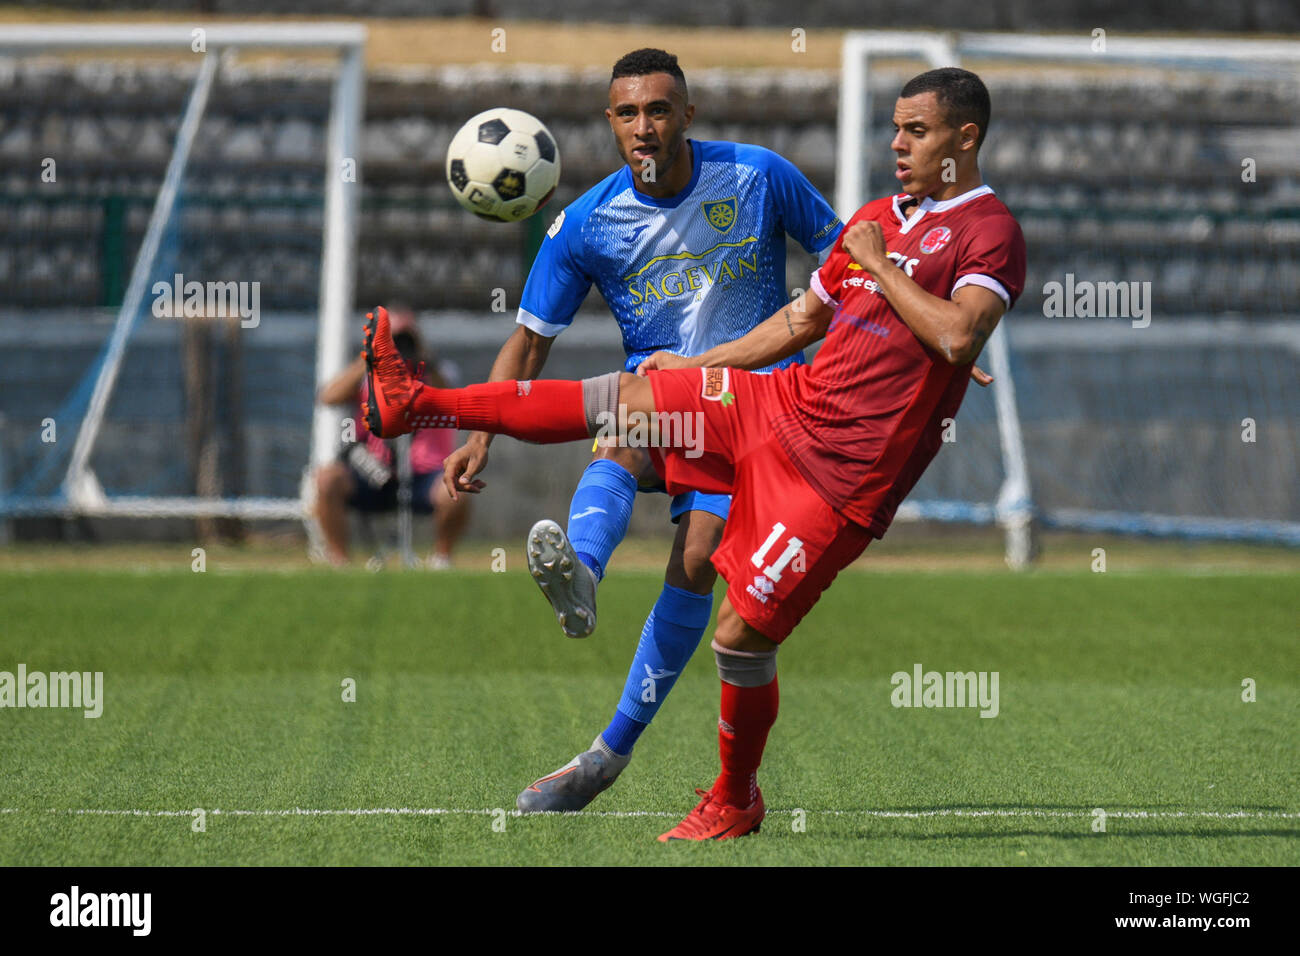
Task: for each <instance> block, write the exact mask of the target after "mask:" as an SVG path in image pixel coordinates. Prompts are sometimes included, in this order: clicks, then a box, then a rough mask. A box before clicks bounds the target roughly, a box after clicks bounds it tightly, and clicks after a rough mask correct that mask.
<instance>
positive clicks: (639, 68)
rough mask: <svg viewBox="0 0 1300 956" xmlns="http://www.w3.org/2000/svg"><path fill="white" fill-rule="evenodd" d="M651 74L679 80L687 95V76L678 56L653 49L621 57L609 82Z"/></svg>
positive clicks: (648, 48) (645, 49)
mask: <svg viewBox="0 0 1300 956" xmlns="http://www.w3.org/2000/svg"><path fill="white" fill-rule="evenodd" d="M651 73H667V74H668V75H669V76H671V77H673V78H674V79H676V80H677V83H678V85H679V86H681V88H682V93H683V94H685V93H686V74H685V73H683V72H682V68H681V67H680V66H678V65H677V57H676V55H674V54H672V53H667V52H665V51H663V50H656V49H654V48H653V47H643V48H642V49H640V50H633V51H632V52H631V53H625V54H624V55H623V56H621V57H619V60H618V62H617V63H615V64H614V69H613V71H612V72H611V73H610V76H609V81H610V82H611V83H613V82H614V81H615V80H617V79H618V78H619V77H621V76H647V75H649V74H651Z"/></svg>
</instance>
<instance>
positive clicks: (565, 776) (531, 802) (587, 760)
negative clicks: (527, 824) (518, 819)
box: [515, 735, 632, 813]
mask: <svg viewBox="0 0 1300 956" xmlns="http://www.w3.org/2000/svg"><path fill="white" fill-rule="evenodd" d="M631 759H632V755H631V754H627V755H626V756H620V755H619V754H616V753H614V751H612V750H610V749H609V747H608V746H607V745H606V743H605V740H604V738H603V737H601V736H599V735H598V736H597V737H596V739H595V740H593V741H592V742H591V749H590V750H584V751H583V752H582V753H580V754H578V756H576V757H574V758H573V759H572V760H570V761H569V762H568V763H566V764H565V765H564V766H563V767H561V768H560V769H559V770H556V771H555V772H554V773H548V774H547V775H546V776H545V777H542V778H541V779H540V780H534V781H533V782H532V783H531V784H529V786H528V788H527V789H525V790H524V792H523V793H521V794H519V796H518V798H517V799H516V800H515V806H516V807H518V808H519V812H520V813H544V812H547V811H550V812H556V813H565V812H572V811H574V810H581V809H582V808H583V807H585V806H586V805H587V804H589V803H591V801H592V800H595V799H596V797H597V796H599V795H600V794H601V793H603V792H604V791H605V790H608V789H609V787H610V785H611V784H613V783H614V781H615V780H617V779H618V775H619V774H620V773H622V772H623V768H624V767H626V766H627V765H628V763H629V762H630V761H631Z"/></svg>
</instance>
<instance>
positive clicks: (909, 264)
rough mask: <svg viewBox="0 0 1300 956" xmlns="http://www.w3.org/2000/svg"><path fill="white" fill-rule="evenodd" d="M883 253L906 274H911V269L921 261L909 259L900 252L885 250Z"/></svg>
mask: <svg viewBox="0 0 1300 956" xmlns="http://www.w3.org/2000/svg"><path fill="white" fill-rule="evenodd" d="M885 255H886V256H888V257H889V260H890V261H891V262H892V263H893V264H894V265H896V266H898V268H900V269H902V270H903V272H904V274H906V275H908V276H910V275H911V274H912V270H913V269H915V268H916V267H917V264H918V263H920V261H921V260H920V259H909V258H907V256H905V255H903V254H902V253H901V252H887V253H885Z"/></svg>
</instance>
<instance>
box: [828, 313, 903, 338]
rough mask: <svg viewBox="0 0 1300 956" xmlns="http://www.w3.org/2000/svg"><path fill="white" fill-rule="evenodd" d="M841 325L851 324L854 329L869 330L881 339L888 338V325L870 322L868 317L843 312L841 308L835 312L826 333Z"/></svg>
mask: <svg viewBox="0 0 1300 956" xmlns="http://www.w3.org/2000/svg"><path fill="white" fill-rule="evenodd" d="M841 325H851V326H853V328H855V329H861V330H862V331H864V332H870V333H871V334H872V335H876V336H879V337H880V338H882V339H887V338H889V327H888V326H885V325H881V324H880V323H879V322H872V321H871V320H870V319H864V318H863V317H862V316H860V315H854V314H853V313H852V312H845V311H844V310H843V309H841V310H840V311H839V312H836V313H835V318H834V319H832V320H831V327H830V328H829V329H827V330H826V331H827V334H828V335H829V334H830V333H831V332H834V331H835V330H836V329H837V328H839V327H840V326H841Z"/></svg>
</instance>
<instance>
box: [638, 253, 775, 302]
mask: <svg viewBox="0 0 1300 956" xmlns="http://www.w3.org/2000/svg"><path fill="white" fill-rule="evenodd" d="M757 242H758V238H757V237H756V236H747V237H746V238H744V239H741V240H738V241H735V242H719V243H716V244H714V245H713V246H710V247H709V248H708V249H706V250H704V251H703V252H701V253H694V252H675V253H673V254H671V255H665V256H655V257H654V258H653V259H651V260H650V261H649V262H647V263H646V264H645V265H643V266H642V267H641V268H639V269H637V270H636V271H635V272H631V273H629V274H627V275H625V276H624V277H623V281H624V282H626V283H627V291H628V296H629V299H630V304H631V305H634V306H637V305H642V304H648V303H650V302H652V301H654V302H664V301H666V300H669V299H676V298H678V297H680V296H691V297H692V298H695V299H697V300H699V299H702V298H703V297H704V294H705V292H707V291H708V290H709V289H710V288H712V287H713V286H715V285H721V286H723V287H724V288H725V287H726V286H728V285H730V284H731V283H732V282H735V281H738V280H740V279H744V278H745V277H746V275H748V274H750V273H752V274H753V275H754V276H755V277H757V276H758V250H757V249H754V250H753V251H752V252H750V254H749V255H748V256H746V255H745V254H744V252H745V249H746V247H748V246H752V245H754V244H756V243H757ZM719 250H722V251H723V252H722V256H721V257H720V258H718V259H716V260H714V261H712V262H701V263H700V264H699V265H688V266H686V268H684V269H683V268H678V269H675V270H673V271H671V272H664V273H661V274H651V275H646V273H647V272H649V271H650V270H651V269H652V268H653V267H654V266H657V265H659V264H660V263H664V262H682V261H684V260H699V259H705V258H707V257H708V256H710V255H712V254H713V253H715V252H718V251H719ZM729 250H735V254H734V257H731V258H729V257H728V256H727V251H729Z"/></svg>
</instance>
